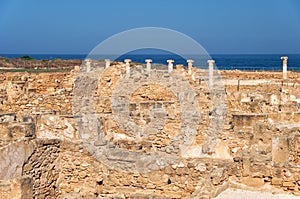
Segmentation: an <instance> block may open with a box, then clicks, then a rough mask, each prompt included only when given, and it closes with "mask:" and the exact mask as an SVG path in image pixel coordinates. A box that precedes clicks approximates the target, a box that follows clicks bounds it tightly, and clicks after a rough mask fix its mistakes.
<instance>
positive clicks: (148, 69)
mask: <svg viewBox="0 0 300 199" xmlns="http://www.w3.org/2000/svg"><path fill="white" fill-rule="evenodd" d="M145 62H146V70H147V73H148V74H150V72H151V62H152V59H146V60H145Z"/></svg>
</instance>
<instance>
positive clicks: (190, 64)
mask: <svg viewBox="0 0 300 199" xmlns="http://www.w3.org/2000/svg"><path fill="white" fill-rule="evenodd" d="M104 61H105V68H108V67H109V66H110V63H111V61H110V60H109V59H105V60H104ZM124 62H125V67H126V70H130V62H131V59H125V60H124ZM145 62H146V71H147V72H148V73H150V71H151V63H152V59H146V60H145ZM167 62H168V72H169V73H171V72H172V71H173V68H174V64H173V63H174V60H171V59H169V60H167ZM207 62H208V64H209V67H211V68H212V69H213V66H214V63H215V61H214V60H208V61H207ZM187 63H188V74H192V68H193V63H194V60H192V59H188V60H187Z"/></svg>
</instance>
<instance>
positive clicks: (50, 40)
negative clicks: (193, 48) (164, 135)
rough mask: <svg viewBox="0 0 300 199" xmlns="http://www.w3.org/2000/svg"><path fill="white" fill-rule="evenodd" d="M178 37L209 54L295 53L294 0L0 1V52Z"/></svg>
mask: <svg viewBox="0 0 300 199" xmlns="http://www.w3.org/2000/svg"><path fill="white" fill-rule="evenodd" d="M148 26H151V27H163V28H170V29H173V30H176V31H179V32H182V33H184V34H186V35H188V36H190V37H192V38H193V39H195V40H196V41H197V42H199V43H200V44H201V45H202V46H203V47H204V48H205V49H206V50H207V51H208V52H209V53H211V54H245V53H249V54H260V53H268V54H269V53H270V54H271V53H276V54H291V53H300V1H299V0H240V1H238V0H181V1H179V0H86V1H75V0H49V1H41V0H26V1H24V0H0V53H21V54H22V53H42V54H43V53H58V54H59V53H63V54H65V53H67V54H73V53H82V54H87V53H89V52H90V51H91V50H92V49H93V48H94V47H95V46H96V45H97V44H99V43H100V42H101V41H103V40H105V39H107V38H108V37H110V36H112V35H114V34H116V33H119V32H121V31H125V30H128V29H131V28H138V27H148Z"/></svg>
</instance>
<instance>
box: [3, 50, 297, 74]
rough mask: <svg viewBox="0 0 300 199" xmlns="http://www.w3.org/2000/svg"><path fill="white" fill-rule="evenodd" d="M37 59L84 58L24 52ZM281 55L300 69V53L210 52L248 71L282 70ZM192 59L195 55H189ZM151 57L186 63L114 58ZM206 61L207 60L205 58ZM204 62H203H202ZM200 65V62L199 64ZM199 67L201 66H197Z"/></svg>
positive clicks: (225, 64)
mask: <svg viewBox="0 0 300 199" xmlns="http://www.w3.org/2000/svg"><path fill="white" fill-rule="evenodd" d="M26 55H29V56H30V57H32V58H34V59H38V60H49V59H80V60H84V59H85V58H86V57H87V55H85V54H26ZM22 56H24V54H0V57H7V58H19V57H22ZM282 56H288V70H291V71H300V54H284V55H279V54H222V55H221V54H212V55H210V58H211V59H213V60H215V64H216V68H218V69H220V70H248V71H258V70H265V71H280V70H282V60H281V57H282ZM191 57H193V58H194V59H197V58H195V56H191ZM149 58H150V59H152V60H153V63H157V64H167V62H166V60H168V59H172V60H174V64H184V65H187V62H186V59H185V58H183V57H181V56H179V55H176V54H126V55H122V56H119V57H118V58H116V61H123V60H124V59H131V60H132V61H133V62H139V63H145V59H149ZM205 62H207V60H205ZM203 63H204V62H203ZM200 65H201V64H200ZM197 67H200V68H201V66H197Z"/></svg>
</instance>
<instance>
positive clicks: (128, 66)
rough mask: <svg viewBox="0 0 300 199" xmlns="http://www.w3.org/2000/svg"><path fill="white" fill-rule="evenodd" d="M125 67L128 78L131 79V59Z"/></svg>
mask: <svg viewBox="0 0 300 199" xmlns="http://www.w3.org/2000/svg"><path fill="white" fill-rule="evenodd" d="M124 62H125V67H126V77H130V62H131V59H125V60H124Z"/></svg>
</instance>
